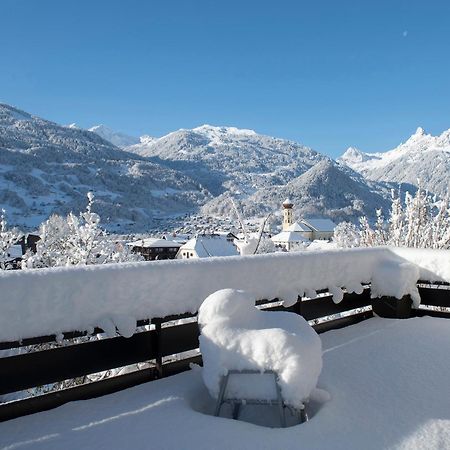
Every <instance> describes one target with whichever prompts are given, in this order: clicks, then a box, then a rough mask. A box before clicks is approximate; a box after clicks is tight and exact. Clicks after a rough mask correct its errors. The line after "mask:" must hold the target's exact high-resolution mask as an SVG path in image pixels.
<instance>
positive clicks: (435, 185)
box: [338, 127, 450, 198]
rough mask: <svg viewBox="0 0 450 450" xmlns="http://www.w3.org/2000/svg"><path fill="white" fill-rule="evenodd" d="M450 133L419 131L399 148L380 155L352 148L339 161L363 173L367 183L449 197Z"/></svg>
mask: <svg viewBox="0 0 450 450" xmlns="http://www.w3.org/2000/svg"><path fill="white" fill-rule="evenodd" d="M449 138H450V130H446V131H444V132H443V133H442V134H441V135H437V136H432V135H430V134H427V133H425V131H424V130H423V128H421V127H419V128H417V130H416V132H415V133H414V134H412V135H411V136H410V138H409V139H407V140H406V142H404V143H401V144H400V145H398V146H397V147H396V148H394V149H392V150H389V151H386V152H378V153H364V152H362V151H359V150H356V149H353V148H350V149H348V150H347V151H346V152H345V153H344V154H343V155H342V156H341V157H340V158H339V159H338V161H340V162H341V163H343V164H345V165H347V166H348V167H350V168H352V169H353V170H355V171H357V172H360V173H361V174H362V175H363V176H364V178H365V179H366V180H371V181H377V182H380V181H381V182H391V183H395V184H400V183H405V184H406V186H405V187H402V190H405V189H408V190H411V187H410V186H408V184H410V185H413V186H417V185H418V180H420V184H421V187H422V188H423V189H426V190H428V192H430V193H432V194H435V195H437V196H439V197H441V198H445V197H446V196H447V191H448V176H447V175H448V171H449V168H450V139H449Z"/></svg>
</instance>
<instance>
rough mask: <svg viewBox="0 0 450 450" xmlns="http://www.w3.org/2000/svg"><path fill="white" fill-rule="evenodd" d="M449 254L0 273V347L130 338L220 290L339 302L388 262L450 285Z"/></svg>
mask: <svg viewBox="0 0 450 450" xmlns="http://www.w3.org/2000/svg"><path fill="white" fill-rule="evenodd" d="M449 255H450V252H449V251H446V250H415V249H392V248H383V247H379V248H370V249H349V250H334V251H332V250H330V251H327V252H295V253H276V254H268V255H256V256H245V257H240V256H237V257H225V258H205V259H202V260H172V261H155V262H140V263H124V264H108V265H103V266H77V267H60V268H53V269H37V270H27V271H1V272H0V342H1V341H10V340H17V339H22V338H28V337H36V336H42V335H47V334H58V333H60V332H63V331H73V330H82V331H85V330H90V329H93V327H95V326H97V325H100V324H105V323H106V324H109V328H110V329H112V330H114V326H116V327H117V328H118V331H119V332H120V333H121V334H123V335H124V336H130V335H131V334H133V332H134V324H135V322H136V320H138V319H145V318H154V317H164V316H166V315H170V314H180V313H183V312H195V311H197V310H198V308H199V307H200V305H201V303H202V302H203V300H204V299H205V298H206V297H207V296H208V295H210V294H212V293H213V292H216V291H218V290H220V289H224V288H233V289H242V290H245V291H247V292H249V293H250V294H251V295H252V296H253V297H254V298H256V299H258V300H259V299H273V298H279V299H283V300H284V302H285V304H292V303H293V302H295V301H296V300H297V297H298V296H299V295H300V296H302V295H304V294H305V293H306V295H308V296H314V295H315V291H316V290H319V289H324V288H328V289H330V290H331V291H332V293H333V295H334V299H335V301H339V300H340V299H341V298H342V288H346V289H347V290H349V291H351V292H358V291H360V290H361V289H362V288H361V283H366V282H370V281H372V278H373V274H374V272H375V270H376V268H378V267H380V264H381V265H382V264H384V263H388V262H394V263H398V264H400V263H405V262H410V263H411V264H413V265H415V266H416V267H417V268H418V275H419V277H420V278H422V279H428V280H430V281H437V280H439V281H448V282H450V258H449ZM413 281H414V280H412V279H410V281H409V284H410V285H411V283H413ZM393 282H394V283H396V282H398V283H403V280H401V279H397V280H395V279H394V280H393ZM410 287H411V286H410ZM377 294H378V295H383V294H384V292H383V286H381V287H380V291H379V292H378V293H377ZM386 295H389V293H386ZM124 324H125V325H124Z"/></svg>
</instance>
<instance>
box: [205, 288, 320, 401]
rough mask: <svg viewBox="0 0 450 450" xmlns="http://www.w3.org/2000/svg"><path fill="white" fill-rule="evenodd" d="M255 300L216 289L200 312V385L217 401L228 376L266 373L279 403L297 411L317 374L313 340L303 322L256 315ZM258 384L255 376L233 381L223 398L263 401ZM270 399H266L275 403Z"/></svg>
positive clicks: (264, 393) (263, 392) (316, 345)
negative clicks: (275, 382)
mask: <svg viewBox="0 0 450 450" xmlns="http://www.w3.org/2000/svg"><path fill="white" fill-rule="evenodd" d="M255 300H256V299H255V298H254V297H253V296H252V295H251V294H249V293H247V292H244V291H240V290H235V289H222V290H220V291H217V292H215V293H213V294H211V295H210V296H208V298H206V300H205V301H204V302H203V303H202V305H201V306H200V309H199V315H198V322H199V325H200V330H201V336H200V351H201V353H202V355H203V365H204V368H203V371H202V374H203V380H204V382H205V385H206V386H207V388H208V390H209V392H210V394H211V396H212V397H214V398H217V397H218V395H219V390H220V383H221V379H222V376H224V375H226V374H227V373H228V371H230V370H256V371H259V372H263V371H265V370H272V371H275V372H276V373H277V374H278V376H279V386H280V388H281V393H282V397H283V399H284V401H285V403H286V404H287V405H290V406H293V407H294V408H298V409H300V408H301V407H302V406H303V405H304V403H305V401H307V400H308V399H309V397H310V394H311V392H312V391H313V389H314V388H315V387H316V385H317V379H318V378H319V374H320V370H321V369H322V348H321V341H320V339H319V336H318V335H317V333H316V332H315V331H314V330H313V329H312V328H311V327H310V325H309V324H308V322H306V320H305V319H304V318H303V317H301V316H299V315H296V314H292V313H288V312H273V313H272V312H267V311H266V312H264V311H260V310H258V309H257V308H256V307H255ZM231 378H232V379H231ZM263 381H264V380H262V379H261V376H249V375H239V376H238V375H233V377H230V383H229V385H228V389H227V398H239V399H261V400H264V399H267V389H266V388H264V389H261V384H262V382H263ZM272 384H273V383H272ZM263 387H265V384H264V383H263ZM273 394H275V392H272V397H271V398H272V399H274V398H276V397H275V395H273Z"/></svg>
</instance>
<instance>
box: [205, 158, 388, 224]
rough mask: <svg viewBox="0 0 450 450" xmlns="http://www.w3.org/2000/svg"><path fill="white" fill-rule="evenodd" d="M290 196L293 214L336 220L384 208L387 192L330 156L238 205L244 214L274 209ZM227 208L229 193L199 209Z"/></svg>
mask: <svg viewBox="0 0 450 450" xmlns="http://www.w3.org/2000/svg"><path fill="white" fill-rule="evenodd" d="M284 198H290V199H291V200H292V202H293V203H294V215H295V217H297V218H301V217H314V216H315V217H322V216H326V217H330V218H332V219H333V220H335V221H336V222H340V221H343V220H351V221H355V220H357V218H358V217H360V216H362V215H366V216H368V217H373V216H374V214H375V210H376V209H377V208H383V209H384V210H387V209H388V208H389V201H388V200H387V198H388V195H387V191H386V190H385V189H383V186H381V185H379V184H377V183H367V182H366V181H365V180H364V179H363V177H362V176H361V175H359V174H358V173H356V172H354V171H353V170H351V169H349V168H348V167H345V166H343V165H341V164H339V163H337V162H335V161H333V160H331V159H328V158H325V159H323V160H321V161H319V162H318V163H316V164H315V165H314V166H312V167H311V168H310V169H308V170H307V171H306V172H304V173H303V174H302V175H300V176H298V177H296V178H294V179H292V180H291V181H289V182H288V183H287V184H286V185H280V186H273V187H265V188H263V189H260V190H257V191H256V192H255V193H253V194H252V195H250V196H248V197H246V198H242V197H241V198H240V204H241V207H242V208H243V210H244V212H245V215H246V216H261V215H262V214H268V213H270V212H274V211H275V212H278V211H279V210H280V207H281V202H280V199H284ZM229 208H230V199H229V194H228V193H226V194H224V195H222V196H219V197H216V198H214V199H212V200H210V201H209V202H208V203H207V204H206V205H205V206H203V208H202V210H203V212H204V213H208V214H214V213H216V214H217V213H219V214H225V213H227V212H228V210H229Z"/></svg>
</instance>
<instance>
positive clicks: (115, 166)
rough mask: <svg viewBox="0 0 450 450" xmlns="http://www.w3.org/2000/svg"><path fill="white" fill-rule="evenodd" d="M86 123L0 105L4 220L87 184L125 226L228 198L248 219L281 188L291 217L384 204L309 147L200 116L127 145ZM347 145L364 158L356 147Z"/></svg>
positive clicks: (374, 189) (70, 205) (216, 205)
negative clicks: (187, 125)
mask: <svg viewBox="0 0 450 450" xmlns="http://www.w3.org/2000/svg"><path fill="white" fill-rule="evenodd" d="M91 130H93V131H90V130H83V129H81V128H78V127H77V126H76V125H70V126H66V127H65V126H60V125H58V124H56V123H53V122H49V121H47V120H44V119H41V118H39V117H35V116H32V115H30V114H28V113H26V112H23V111H20V110H18V109H16V108H13V107H11V106H8V105H1V104H0V155H1V158H0V188H1V189H0V206H2V207H5V209H6V210H7V212H8V219H9V222H11V223H13V224H16V225H19V226H22V227H24V226H26V227H35V226H37V225H38V224H39V223H40V222H41V221H43V220H45V219H46V218H47V217H48V216H49V215H50V214H51V213H54V212H55V213H59V214H65V213H67V212H69V211H71V210H73V211H75V212H78V211H80V210H83V209H84V207H85V205H86V193H87V192H88V191H93V192H94V194H95V203H94V210H95V211H96V212H98V213H99V214H100V215H101V217H102V219H103V220H104V221H105V222H106V223H104V225H105V226H106V227H107V228H109V229H112V230H115V231H117V230H120V231H124V232H126V231H147V230H149V229H151V228H155V227H158V228H161V226H163V227H166V226H167V220H168V219H171V220H172V219H173V218H174V217H175V216H180V215H184V214H186V213H190V212H198V211H199V210H201V211H202V213H203V214H205V215H221V214H227V215H228V214H229V212H230V209H231V202H230V197H233V198H235V199H237V200H238V201H239V202H240V203H241V205H242V208H243V209H244V212H245V215H246V217H249V218H250V217H256V216H259V217H260V216H261V215H265V214H267V213H269V212H274V213H275V214H278V213H279V210H280V203H281V201H282V200H283V199H284V198H286V197H287V196H289V197H290V198H292V199H293V201H294V203H295V212H296V215H297V216H298V217H300V216H302V215H308V216H311V215H315V216H325V217H331V218H333V219H335V220H336V221H340V220H356V219H357V217H359V216H360V215H362V214H366V215H369V216H373V215H374V213H375V209H376V208H379V207H386V206H387V200H386V198H387V197H388V195H387V192H388V191H387V189H386V187H385V186H384V184H382V183H378V182H376V181H368V180H367V179H365V178H364V177H363V176H362V175H361V174H360V173H358V172H356V171H354V170H353V169H351V168H350V167H348V165H344V164H341V163H336V162H335V161H333V160H331V159H330V158H328V157H327V156H325V155H322V154H320V153H318V152H316V151H314V150H312V149H311V148H309V147H306V146H304V145H301V144H299V143H296V142H292V141H288V140H284V139H278V138H274V137H270V136H264V135H260V134H258V133H256V132H255V131H252V130H245V129H238V128H234V127H216V126H211V125H203V126H200V127H197V128H194V129H192V130H187V129H181V130H178V131H174V132H173V133H169V134H168V135H166V136H163V137H160V138H153V137H150V136H142V137H141V138H140V139H139V142H138V143H133V144H132V145H128V146H125V147H124V148H119V147H118V146H116V145H114V144H113V143H112V142H111V141H114V142H116V143H118V144H120V145H124V144H125V143H126V139H125V138H124V137H123V136H122V137H121V139H119V140H116V139H115V138H116V137H117V136H118V134H117V133H115V132H113V131H111V130H109V129H107V128H106V127H103V126H98V127H94V128H92V129H91ZM101 135H102V136H104V137H102V136H101ZM133 142H136V140H134V141H133ZM352 154H353V160H357V159H358V158H359V159H360V161H361V162H362V161H363V160H364V161H365V162H370V161H369V159H370V158H369V159H368V157H366V156H365V154H363V153H362V152H361V153H358V151H357V150H355V149H354V150H353V152H352ZM349 155H350V152H349V153H348V154H347V156H349ZM348 159H350V158H348ZM356 162H357V161H356ZM158 224H161V226H158Z"/></svg>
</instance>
